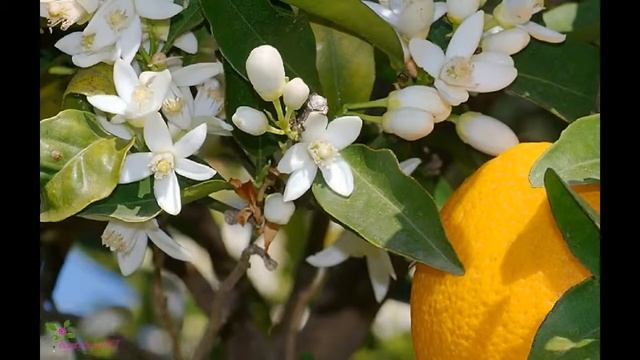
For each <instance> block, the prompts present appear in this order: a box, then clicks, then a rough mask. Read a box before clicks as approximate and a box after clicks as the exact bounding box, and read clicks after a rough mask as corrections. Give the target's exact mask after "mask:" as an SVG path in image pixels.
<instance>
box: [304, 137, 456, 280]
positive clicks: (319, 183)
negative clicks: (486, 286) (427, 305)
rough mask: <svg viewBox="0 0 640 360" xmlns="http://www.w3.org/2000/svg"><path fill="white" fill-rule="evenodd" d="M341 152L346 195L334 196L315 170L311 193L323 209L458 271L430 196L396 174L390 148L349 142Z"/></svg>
mask: <svg viewBox="0 0 640 360" xmlns="http://www.w3.org/2000/svg"><path fill="white" fill-rule="evenodd" d="M341 154H342V156H343V157H344V158H345V160H346V161H347V162H349V164H350V165H351V169H352V171H353V177H354V184H355V188H354V191H353V193H352V194H351V196H349V197H343V196H340V195H338V194H336V193H335V192H333V191H332V190H331V189H330V188H329V187H327V185H326V183H325V181H324V179H323V178H322V176H321V175H320V174H318V176H317V177H316V180H315V182H314V184H313V187H312V188H313V194H314V195H315V198H316V200H317V201H318V203H319V204H320V206H321V207H322V208H323V209H324V210H325V211H326V212H327V213H329V214H330V215H331V216H332V217H333V218H335V219H336V220H337V221H338V222H340V223H341V224H343V225H344V226H346V227H348V228H349V229H351V230H353V231H354V232H355V233H357V234H358V235H360V236H361V237H363V238H364V239H365V240H367V241H369V242H370V243H372V244H374V245H376V246H378V247H382V248H385V249H387V250H389V251H391V252H394V253H396V254H399V255H402V256H405V257H407V258H408V259H410V260H414V261H418V262H420V263H424V264H427V265H429V266H432V267H434V268H436V269H439V270H442V271H446V272H450V273H453V274H456V275H462V274H463V273H464V269H463V266H462V263H461V262H460V260H459V259H458V256H457V255H456V253H455V251H454V249H453V247H452V246H451V244H450V243H449V241H448V240H447V237H446V234H445V232H444V229H443V227H442V224H441V222H440V216H439V213H438V208H437V207H436V205H435V203H434V201H433V198H432V197H431V195H429V193H427V192H426V191H425V190H424V188H422V186H420V184H418V182H417V181H416V180H415V179H413V178H412V177H410V176H407V175H405V174H403V173H402V171H401V170H400V167H399V164H398V160H397V159H396V157H395V156H394V155H393V153H392V152H391V151H390V150H387V149H383V150H372V149H371V148H369V147H367V146H364V145H351V146H349V147H348V148H346V149H345V150H343V151H341Z"/></svg>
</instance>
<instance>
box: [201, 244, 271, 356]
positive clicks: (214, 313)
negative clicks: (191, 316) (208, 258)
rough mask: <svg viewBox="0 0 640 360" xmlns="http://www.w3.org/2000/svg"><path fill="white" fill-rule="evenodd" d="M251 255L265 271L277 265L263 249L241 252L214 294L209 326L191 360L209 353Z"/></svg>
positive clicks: (251, 247) (257, 248) (254, 247)
mask: <svg viewBox="0 0 640 360" xmlns="http://www.w3.org/2000/svg"><path fill="white" fill-rule="evenodd" d="M252 255H259V256H260V257H261V258H262V259H263V260H264V264H265V267H267V269H269V270H274V269H275V268H276V266H277V265H278V264H277V263H276V261H275V260H273V259H271V257H270V256H269V254H267V253H266V252H265V251H264V249H262V248H261V247H259V246H257V245H255V244H251V245H249V246H248V247H247V248H246V249H244V250H243V251H242V255H240V259H239V260H238V262H237V264H236V266H235V268H234V269H233V270H232V271H231V273H230V274H229V275H228V276H227V278H226V279H224V281H223V282H222V283H221V284H220V288H219V289H218V291H217V292H216V293H215V296H214V298H213V304H212V306H211V312H210V315H209V324H208V325H207V328H206V330H205V332H204V335H203V336H202V338H201V339H200V342H199V343H198V347H197V348H196V351H195V352H194V355H193V360H202V359H205V358H206V356H207V355H208V354H209V352H210V351H211V348H212V347H213V342H214V340H215V339H216V338H217V336H218V332H219V331H220V329H221V328H222V326H223V325H224V324H225V322H226V319H225V316H224V311H223V310H224V307H225V303H226V300H227V297H228V295H229V293H230V292H231V290H233V288H234V287H235V285H236V284H237V283H238V281H240V279H241V278H242V277H243V276H244V274H245V273H246V271H247V269H248V268H249V267H250V266H251V263H250V262H249V260H250V259H251V256H252Z"/></svg>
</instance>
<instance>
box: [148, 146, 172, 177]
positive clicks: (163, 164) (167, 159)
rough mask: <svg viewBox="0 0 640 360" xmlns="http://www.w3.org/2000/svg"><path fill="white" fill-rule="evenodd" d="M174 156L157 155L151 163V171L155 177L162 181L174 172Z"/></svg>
mask: <svg viewBox="0 0 640 360" xmlns="http://www.w3.org/2000/svg"><path fill="white" fill-rule="evenodd" d="M173 163H174V162H173V154H171V153H161V154H157V155H155V156H154V157H153V158H152V159H151V162H150V163H149V169H150V170H151V171H152V172H153V177H154V178H155V179H156V180H160V179H162V178H164V177H165V176H167V175H169V174H171V172H172V171H173Z"/></svg>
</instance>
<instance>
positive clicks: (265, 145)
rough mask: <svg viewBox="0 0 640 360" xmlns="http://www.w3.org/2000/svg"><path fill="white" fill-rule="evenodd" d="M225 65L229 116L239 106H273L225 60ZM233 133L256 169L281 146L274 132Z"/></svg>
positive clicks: (260, 107)
mask: <svg viewBox="0 0 640 360" xmlns="http://www.w3.org/2000/svg"><path fill="white" fill-rule="evenodd" d="M223 65H224V72H225V102H226V104H225V109H226V111H227V118H231V116H233V114H234V113H235V112H236V109H237V108H238V107H239V106H250V107H252V108H254V109H267V108H269V107H270V106H271V105H270V104H268V103H266V102H264V101H263V100H262V99H261V98H260V97H259V96H258V94H257V93H256V92H255V91H254V90H253V87H252V86H251V84H250V83H249V82H248V81H247V80H245V79H243V78H242V77H241V76H240V75H239V74H238V73H237V72H235V71H233V69H231V66H230V65H229V63H228V62H227V61H224V63H223ZM232 134H233V138H234V139H235V140H236V141H237V142H238V144H240V146H241V147H242V149H243V150H244V151H245V152H246V153H247V155H249V158H250V159H251V161H252V162H253V164H254V165H255V166H256V169H262V168H263V167H264V165H265V164H266V162H267V159H268V158H269V157H270V156H271V155H273V153H274V152H276V151H277V150H278V148H279V147H278V137H277V136H276V135H273V134H269V133H267V134H264V135H262V136H253V135H249V134H247V133H245V132H244V131H242V130H240V129H235V130H234V131H233V132H232ZM283 140H284V138H283Z"/></svg>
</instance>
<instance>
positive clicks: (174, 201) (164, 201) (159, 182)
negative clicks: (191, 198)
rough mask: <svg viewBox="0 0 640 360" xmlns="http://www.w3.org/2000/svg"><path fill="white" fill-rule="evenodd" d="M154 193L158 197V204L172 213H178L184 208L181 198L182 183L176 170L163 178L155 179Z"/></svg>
mask: <svg viewBox="0 0 640 360" xmlns="http://www.w3.org/2000/svg"><path fill="white" fill-rule="evenodd" d="M153 194H154V195H155V197H156V201H157V202H158V206H160V207H161V208H162V210H164V211H166V212H167V213H169V214H171V215H178V214H179V213H180V210H182V203H181V200H180V185H178V177H177V176H176V174H175V172H173V171H172V172H171V173H170V174H168V175H167V176H165V177H163V178H162V179H155V182H154V183H153Z"/></svg>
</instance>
